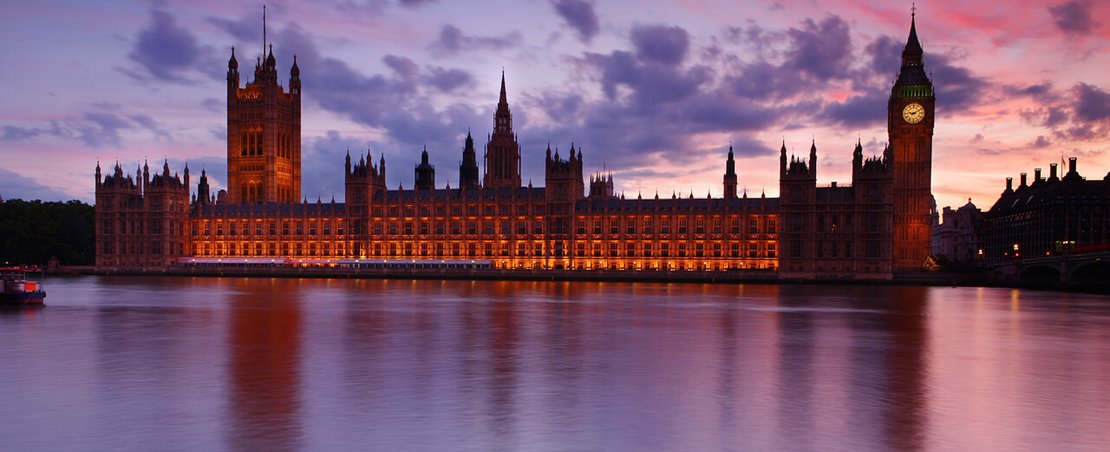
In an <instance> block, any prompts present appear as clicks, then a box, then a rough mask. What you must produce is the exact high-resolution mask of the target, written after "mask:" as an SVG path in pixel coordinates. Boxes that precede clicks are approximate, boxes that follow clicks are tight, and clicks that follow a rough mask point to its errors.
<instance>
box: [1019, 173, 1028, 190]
mask: <svg viewBox="0 0 1110 452" xmlns="http://www.w3.org/2000/svg"><path fill="white" fill-rule="evenodd" d="M1025 176H1026V174H1025V173H1021V185H1018V188H1024V187H1028V185H1027V184H1026V183H1025Z"/></svg>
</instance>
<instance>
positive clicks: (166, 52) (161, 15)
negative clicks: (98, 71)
mask: <svg viewBox="0 0 1110 452" xmlns="http://www.w3.org/2000/svg"><path fill="white" fill-rule="evenodd" d="M150 14H151V21H150V24H149V25H148V26H147V28H144V29H143V30H142V31H140V32H139V35H138V36H137V37H136V40H135V45H134V47H133V48H132V49H131V53H130V54H128V58H130V59H131V61H133V62H135V63H137V64H138V66H139V68H140V71H134V70H130V69H121V72H123V73H124V74H127V75H129V76H131V77H133V78H136V79H139V80H144V81H145V80H149V79H153V80H158V81H168V82H174V83H184V84H190V83H192V81H191V80H190V79H189V78H188V76H187V75H188V74H189V73H190V72H193V71H195V70H196V68H198V67H208V66H211V64H207V63H211V62H207V61H206V60H207V59H208V57H207V55H209V54H211V52H210V51H209V49H207V48H206V47H204V46H201V45H200V44H199V43H198V42H197V38H196V37H195V36H193V33H192V32H190V31H189V30H188V29H186V28H184V27H181V26H180V25H178V24H177V20H176V19H175V18H174V17H173V16H172V15H170V14H169V13H167V12H165V11H158V10H154V11H151V13H150Z"/></svg>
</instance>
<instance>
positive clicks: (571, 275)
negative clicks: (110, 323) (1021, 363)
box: [60, 266, 1010, 287]
mask: <svg viewBox="0 0 1110 452" xmlns="http://www.w3.org/2000/svg"><path fill="white" fill-rule="evenodd" d="M61 270H62V271H61V272H60V273H63V274H85V275H126V276H142V275H149V276H212V277H267V278H343V279H348V278H349V279H355V278H363V279H430V280H437V279H438V280H504V281H602V282H606V281H609V282H659V283H710V284H844V285H914V286H980V287H1008V286H1010V285H1008V284H1004V283H1003V282H999V281H992V280H990V279H989V278H987V275H985V274H976V273H942V272H934V273H921V274H913V275H898V276H896V277H895V278H894V279H893V280H861V279H850V278H821V279H793V278H780V277H779V274H778V273H776V272H772V271H766V270H741V271H725V272H697V271H635V270H501V269H434V268H405V269H400V268H390V269H380V268H379V269H352V268H313V267H304V268H293V267H289V268H285V267H283V268H274V267H265V268H244V267H222V268H197V267H171V268H167V269H143V268H114V269H104V268H95V267H76V266H73V267H63V268H62V269H61Z"/></svg>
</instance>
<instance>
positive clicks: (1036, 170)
mask: <svg viewBox="0 0 1110 452" xmlns="http://www.w3.org/2000/svg"><path fill="white" fill-rule="evenodd" d="M1040 181H1041V169H1040V168H1034V169H1033V182H1040Z"/></svg>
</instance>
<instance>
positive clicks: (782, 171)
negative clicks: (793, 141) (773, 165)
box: [779, 140, 786, 179]
mask: <svg viewBox="0 0 1110 452" xmlns="http://www.w3.org/2000/svg"><path fill="white" fill-rule="evenodd" d="M784 175H786V140H782V148H780V149H779V178H780V179H781V178H782V176H784Z"/></svg>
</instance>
